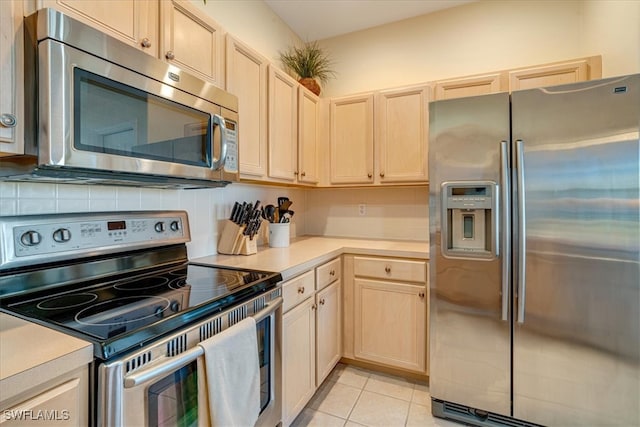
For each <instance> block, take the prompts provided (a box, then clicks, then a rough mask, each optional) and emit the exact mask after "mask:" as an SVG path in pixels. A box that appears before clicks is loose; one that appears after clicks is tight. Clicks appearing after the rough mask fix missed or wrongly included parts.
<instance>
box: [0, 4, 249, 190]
mask: <svg viewBox="0 0 640 427" xmlns="http://www.w3.org/2000/svg"><path fill="white" fill-rule="evenodd" d="M25 70H26V72H25V81H26V84H25V99H26V100H27V101H29V100H32V99H33V100H36V102H35V103H30V102H25V104H27V107H26V111H25V119H26V126H25V127H26V130H25V155H23V156H15V157H2V158H0V179H3V180H12V181H21V180H39V181H47V182H58V183H59V182H71V183H94V184H119V185H136V186H153V187H167V188H202V187H218V186H224V185H226V184H228V183H229V182H232V181H237V180H238V179H239V171H238V151H239V150H238V100H237V98H236V97H235V96H234V95H232V94H229V93H227V92H225V91H223V90H222V89H220V88H218V87H216V86H214V85H213V84H211V83H208V82H205V81H203V80H201V79H199V78H196V77H194V76H193V75H190V74H188V73H186V72H184V71H182V70H180V69H179V68H177V67H175V66H173V65H171V64H167V63H165V62H163V61H160V60H158V59H156V58H153V57H151V56H150V55H148V54H146V53H143V52H141V51H139V50H137V49H135V48H133V47H131V46H128V45H126V44H124V43H122V42H120V41H118V40H115V39H113V38H111V37H110V36H108V35H106V34H104V33H102V32H100V31H98V30H96V29H94V28H91V27H89V26H87V25H85V24H83V23H80V22H78V21H76V20H74V19H71V18H69V17H68V16H66V15H64V14H62V13H60V12H57V11H55V10H53V9H42V10H39V11H38V12H36V13H35V14H33V15H31V16H29V17H27V18H25Z"/></svg>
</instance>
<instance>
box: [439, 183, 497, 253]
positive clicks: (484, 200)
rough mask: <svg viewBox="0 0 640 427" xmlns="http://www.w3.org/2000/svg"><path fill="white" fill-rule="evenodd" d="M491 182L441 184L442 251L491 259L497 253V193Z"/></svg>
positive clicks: (494, 185) (495, 185)
mask: <svg viewBox="0 0 640 427" xmlns="http://www.w3.org/2000/svg"><path fill="white" fill-rule="evenodd" d="M497 187H498V186H497V184H496V183H495V182H491V181H473V182H472V181H459V182H445V183H443V184H442V188H441V190H442V192H441V195H442V254H443V255H444V256H445V257H450V258H479V259H487V260H488V259H494V258H495V257H496V256H497V255H498V226H497V225H498V192H497Z"/></svg>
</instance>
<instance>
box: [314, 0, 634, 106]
mask: <svg viewBox="0 0 640 427" xmlns="http://www.w3.org/2000/svg"><path fill="white" fill-rule="evenodd" d="M639 22H640V2H638V1H619V0H605V1H579V0H569V1H560V0H557V1H539V0H538V1H526V0H518V1H513V0H494V1H480V2H474V3H470V4H465V5H462V6H458V7H455V8H451V9H446V10H443V11H440V12H437V13H433V14H429V15H423V16H420V17H416V18H411V19H407V20H404V21H400V22H396V23H392V24H388V25H383V26H379V27H376V28H372V29H369V30H365V31H359V32H356V33H352V34H347V35H344V36H338V37H335V38H330V39H325V40H322V41H321V44H322V45H323V46H324V47H326V48H327V49H328V51H329V52H330V53H331V56H332V58H333V59H334V61H335V63H336V66H335V68H336V71H337V72H338V77H337V78H336V79H334V80H331V81H330V82H329V84H328V85H327V86H326V87H325V88H324V90H323V96H327V97H329V96H338V95H344V94H349V93H357V92H363V91H369V90H374V89H382V88H390V87H396V86H403V85H408V84H414V83H420V82H426V81H433V80H438V79H443V78H451V77H457V76H465V75H470V74H479V73H484V72H489V71H496V70H501V69H508V68H517V67H525V66H529V65H535V64H542V63H547V62H554V61H562V60H567V59H572V58H578V57H584V56H591V55H599V54H601V55H602V59H603V76H604V77H606V76H613V75H621V74H631V73H637V72H639V71H640V35H639V30H638V27H639V24H638V23H639Z"/></svg>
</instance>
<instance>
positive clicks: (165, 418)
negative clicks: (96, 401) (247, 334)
mask: <svg viewBox="0 0 640 427" xmlns="http://www.w3.org/2000/svg"><path fill="white" fill-rule="evenodd" d="M281 305H282V298H277V299H275V300H273V301H271V302H270V303H269V304H268V305H267V306H266V307H265V308H263V309H262V310H260V311H259V312H257V313H256V314H255V315H253V316H252V317H253V318H254V319H255V321H256V328H257V331H256V333H257V337H258V358H259V366H260V416H259V418H258V422H257V423H256V425H257V426H270V427H273V426H275V425H277V424H278V423H279V422H280V418H281V403H280V394H281V391H280V383H281V381H280V375H281V374H280V372H281V360H280V354H279V351H280V350H279V347H280V346H279V344H278V339H279V336H280V333H279V331H278V328H279V327H280V325H279V323H280V321H281V319H282V309H281ZM217 317H219V316H217ZM203 323H210V320H209V321H205V322H203ZM174 336H175V335H174ZM172 341H173V340H171V341H169V342H172ZM155 347H157V346H154V348H155ZM167 347H169V346H167ZM151 351H153V350H150V352H151ZM145 354H147V353H146V352H145V351H144V350H143V351H141V352H138V353H136V355H134V356H133V358H132V357H131V356H128V357H127V358H126V361H116V362H113V363H109V364H107V365H103V366H102V367H101V370H102V378H103V379H104V381H102V384H103V386H102V387H103V388H102V390H101V392H102V393H101V395H100V399H101V408H103V409H104V410H103V411H102V413H99V414H98V424H99V425H103V426H111V425H135V426H148V427H151V426H153V427H155V426H167V427H172V426H194V427H196V426H207V425H209V420H208V419H203V418H204V417H203V416H201V414H199V410H198V404H199V401H201V399H202V398H203V396H204V394H205V393H206V390H201V389H199V387H198V374H199V373H198V371H199V370H198V363H203V358H202V357H201V356H202V355H203V352H202V349H201V347H199V346H198V345H197V343H195V345H194V346H193V347H191V348H189V349H188V350H186V351H183V352H181V353H178V354H177V355H175V356H172V357H167V358H165V360H163V361H162V362H160V363H151V364H149V366H148V367H143V368H142V369H135V367H132V366H131V363H132V360H135V361H139V363H144V361H145V358H147V357H152V355H151V354H149V355H148V356H145ZM132 368H134V369H132ZM127 369H132V371H131V373H130V374H127V373H125V371H126V370H127Z"/></svg>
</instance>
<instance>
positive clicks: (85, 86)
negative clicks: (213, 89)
mask: <svg viewBox="0 0 640 427" xmlns="http://www.w3.org/2000/svg"><path fill="white" fill-rule="evenodd" d="M74 86H75V88H74V91H73V94H74V95H73V97H74V99H73V105H74V107H73V110H74V111H73V116H74V148H76V149H78V150H83V151H91V152H97V153H105V154H115V155H119V156H126V157H132V158H143V159H150V160H160V161H165V162H170V163H180V164H185V165H195V166H203V167H210V166H211V165H210V163H211V161H210V159H211V155H212V153H211V146H212V143H211V142H212V141H211V140H212V135H211V131H210V129H211V115H210V114H208V113H206V112H202V111H199V110H196V109H193V108H190V107H187V106H185V105H182V104H179V103H177V102H172V101H170V100H169V99H165V98H161V97H159V96H156V95H154V94H151V93H147V92H144V91H142V90H139V89H137V88H134V87H131V86H128V85H125V84H122V83H119V82H116V81H114V80H111V79H108V78H105V77H102V76H99V75H97V74H93V73H90V72H88V71H85V70H82V69H80V68H75V69H74ZM165 88H166V89H167V90H168V91H174V90H175V89H173V88H172V87H170V86H167V85H163V89H165Z"/></svg>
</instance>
